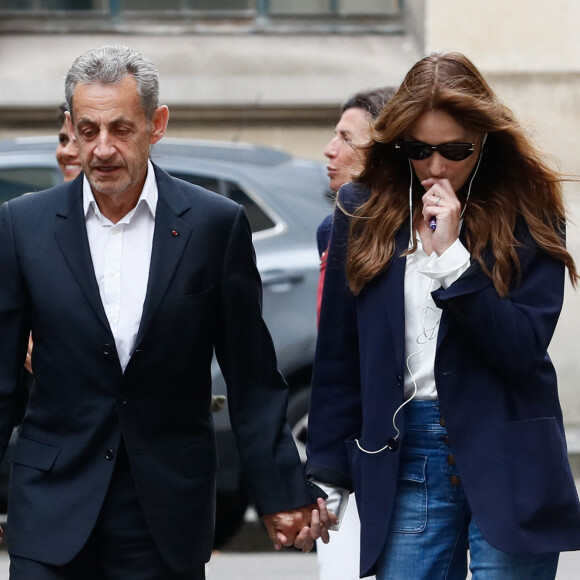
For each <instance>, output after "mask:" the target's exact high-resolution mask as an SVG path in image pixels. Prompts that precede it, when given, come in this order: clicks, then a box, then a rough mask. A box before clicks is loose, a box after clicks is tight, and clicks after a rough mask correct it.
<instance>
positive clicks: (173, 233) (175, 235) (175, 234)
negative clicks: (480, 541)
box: [171, 230, 179, 238]
mask: <svg viewBox="0 0 580 580" xmlns="http://www.w3.org/2000/svg"><path fill="white" fill-rule="evenodd" d="M171 235H172V236H173V237H174V238H176V237H177V236H178V235H179V232H178V231H177V230H171Z"/></svg>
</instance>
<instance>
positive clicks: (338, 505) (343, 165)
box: [316, 87, 394, 580]
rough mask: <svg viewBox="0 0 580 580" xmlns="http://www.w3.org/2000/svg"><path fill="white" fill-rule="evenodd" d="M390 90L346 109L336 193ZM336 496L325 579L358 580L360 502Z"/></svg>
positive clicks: (339, 129)
mask: <svg viewBox="0 0 580 580" xmlns="http://www.w3.org/2000/svg"><path fill="white" fill-rule="evenodd" d="M393 93H394V90H393V89H392V88H390V87H381V88H377V89H371V90H367V91H360V92H358V93H356V94H355V95H353V96H352V97H350V98H349V99H348V100H347V101H346V102H345V103H344V105H343V106H342V115H341V117H340V120H339V121H338V123H337V124H336V127H335V128H334V137H333V138H332V139H331V140H330V141H329V142H328V144H327V145H326V147H325V148H324V155H325V156H326V157H327V158H328V164H327V172H328V178H329V186H330V189H331V190H332V191H333V192H335V193H336V192H338V190H339V189H340V188H341V187H342V186H343V185H344V184H345V183H348V182H351V181H353V180H354V179H356V178H357V177H358V175H359V173H360V172H361V171H362V169H363V167H364V151H365V147H366V146H367V145H368V142H369V140H370V138H371V132H372V123H373V122H374V120H375V119H376V118H377V116H378V115H379V113H380V112H381V110H382V108H383V107H384V106H385V105H386V104H387V103H388V101H389V99H390V98H391V97H392V96H393ZM331 229H332V214H330V215H328V216H327V217H326V218H325V219H324V220H323V221H322V223H321V224H320V226H319V227H318V231H317V232H316V239H317V242H318V252H319V254H320V281H319V285H318V301H317V304H318V308H317V310H318V311H319V309H320V300H321V298H322V287H323V284H324V272H325V268H326V257H327V251H328V242H329V240H330V232H331ZM326 491H327V492H328V493H329V494H330V496H329V500H327V501H330V502H331V504H330V506H331V507H330V509H331V511H336V513H340V530H336V531H334V532H333V533H332V534H331V541H330V542H328V543H327V544H325V543H324V542H321V541H317V542H316V555H317V558H318V577H319V580H355V579H356V578H358V577H359V560H360V558H359V547H358V544H359V541H360V522H359V518H358V513H357V509H356V503H355V501H354V498H351V500H350V501H349V498H348V496H349V490H341V491H340V493H337V491H336V490H335V489H326Z"/></svg>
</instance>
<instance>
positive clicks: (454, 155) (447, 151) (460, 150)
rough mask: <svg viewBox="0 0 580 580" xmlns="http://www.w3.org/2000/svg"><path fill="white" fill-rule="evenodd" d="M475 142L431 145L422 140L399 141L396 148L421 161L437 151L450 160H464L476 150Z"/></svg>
mask: <svg viewBox="0 0 580 580" xmlns="http://www.w3.org/2000/svg"><path fill="white" fill-rule="evenodd" d="M474 147H475V143H442V144H441V145H429V144H428V143H421V142H420V141H397V142H396V143H395V149H400V150H401V151H402V152H403V153H404V154H405V155H406V156H407V157H408V158H409V159H414V160H415V161H421V160H422V159H427V158H428V157H431V155H433V153H435V151H437V152H438V153H439V154H440V155H442V156H443V157H445V159H449V161H463V160H464V159H467V158H468V157H469V156H470V155H471V154H472V153H473V151H474Z"/></svg>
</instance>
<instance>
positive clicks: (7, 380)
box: [0, 47, 333, 580]
mask: <svg viewBox="0 0 580 580" xmlns="http://www.w3.org/2000/svg"><path fill="white" fill-rule="evenodd" d="M65 90H66V98H67V102H68V106H69V110H70V114H68V124H69V129H70V132H71V134H74V135H75V138H76V141H77V143H78V146H79V153H80V158H81V164H82V167H83V171H84V173H83V174H81V175H80V176H79V177H78V178H77V179H75V180H74V181H72V182H70V183H67V184H64V185H61V186H58V187H55V188H53V189H50V190H47V191H45V192H41V193H37V194H34V195H27V196H23V197H21V198H18V199H15V200H13V201H11V202H8V203H6V204H4V206H3V207H2V210H1V212H0V280H2V283H1V285H0V449H1V450H2V452H3V451H4V449H5V448H6V444H7V442H8V439H9V436H10V433H11V431H12V428H13V426H14V424H15V423H16V422H17V421H18V420H19V419H20V416H19V412H20V411H19V409H21V402H22V398H23V394H22V393H21V392H20V391H19V388H18V385H19V380H18V379H19V377H20V375H21V369H22V365H23V362H24V358H25V355H26V346H27V342H28V336H29V333H30V332H32V338H33V340H34V351H33V360H32V365H33V371H34V375H35V379H36V385H35V390H34V392H33V394H32V398H31V400H30V403H29V405H28V408H27V411H26V414H25V417H24V420H23V422H22V428H21V432H20V436H19V439H18V442H17V444H16V448H15V452H14V458H13V471H12V477H11V483H10V499H9V510H8V521H9V525H10V556H11V578H13V579H15V580H45V579H46V580H48V579H51V580H57V579H81V578H82V579H83V580H86V579H89V578H107V579H109V578H111V579H119V580H121V579H122V580H130V579H139V580H146V579H151V580H160V579H167V580H178V579H188V580H194V579H195V580H198V579H203V578H205V573H204V563H205V562H206V561H207V560H208V559H209V557H210V552H211V546H212V530H213V518H214V494H215V471H216V468H217V454H216V446H215V439H214V431H213V425H212V418H211V412H210V399H211V374H210V363H211V359H212V355H213V352H214V350H215V353H216V355H217V358H218V361H219V363H220V366H221V368H222V372H223V374H224V377H225V378H226V381H227V384H228V396H229V407H230V413H231V421H232V426H233V429H234V431H235V434H236V437H237V441H238V446H239V449H240V455H241V457H242V461H243V464H244V468H245V472H246V475H247V479H248V482H249V485H250V488H251V490H252V492H253V495H254V498H255V503H256V507H257V509H258V511H259V512H260V514H262V517H263V520H264V522H265V524H266V527H267V528H268V531H269V534H270V537H271V538H272V540H273V542H274V545H275V547H276V548H278V549H279V548H280V547H281V546H282V545H294V546H296V547H299V548H302V549H304V550H305V551H307V550H309V549H310V548H311V547H312V542H313V540H314V539H316V538H317V536H319V535H322V537H323V538H324V539H327V538H328V533H327V531H326V527H328V525H329V524H330V523H331V521H330V520H332V519H333V517H332V515H328V513H327V512H326V509H325V507H324V501H323V500H321V499H319V500H318V504H316V503H315V502H316V499H317V497H318V496H320V495H323V494H322V493H321V492H320V490H318V489H317V488H316V487H315V486H314V485H312V484H309V483H307V482H306V481H305V480H304V477H303V473H302V469H301V465H300V461H299V459H298V454H297V452H296V448H295V446H294V443H293V440H292V437H291V435H290V433H289V430H288V428H287V426H286V421H285V414H286V403H287V387H286V384H285V382H284V380H283V378H282V377H281V376H280V374H279V372H278V370H277V368H276V358H275V354H274V350H273V345H272V342H271V338H270V335H269V333H268V331H267V329H266V327H265V325H264V322H263V320H262V316H261V285H260V277H259V273H258V271H257V269H256V265H255V260H254V253H253V247H252V242H251V231H250V228H249V225H248V221H247V219H246V216H245V212H244V210H243V208H242V207H240V206H239V205H237V204H235V203H234V202H232V201H230V200H227V199H225V198H223V197H220V196H218V195H216V194H213V193H210V192H208V191H206V190H204V189H201V188H199V187H196V186H193V185H190V184H186V183H184V182H182V181H179V180H176V179H173V178H172V177H170V176H169V175H167V174H166V173H164V172H163V171H162V170H160V169H159V168H158V167H156V166H155V165H153V164H152V163H151V161H150V160H149V148H150V146H151V145H152V144H154V143H156V142H157V141H159V140H160V139H161V138H162V137H163V135H164V133H165V130H166V127H167V122H168V117H169V112H168V109H167V107H165V106H159V104H158V92H159V89H158V77H157V71H156V69H155V67H154V66H153V64H152V63H151V62H150V61H149V60H147V59H146V58H144V57H143V56H142V55H140V54H139V53H137V52H135V51H133V50H132V49H129V48H127V47H101V48H99V49H95V50H92V51H89V52H88V53H85V54H83V55H82V56H80V57H79V58H78V59H77V60H76V61H75V63H74V64H73V66H72V67H71V69H70V70H69V72H68V74H67V79H66V86H65ZM313 508H318V509H313ZM309 524H312V525H311V527H309Z"/></svg>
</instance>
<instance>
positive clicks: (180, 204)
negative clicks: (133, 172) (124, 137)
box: [135, 165, 191, 348]
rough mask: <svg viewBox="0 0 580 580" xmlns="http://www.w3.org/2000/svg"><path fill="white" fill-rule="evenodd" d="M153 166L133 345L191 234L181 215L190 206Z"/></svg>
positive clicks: (161, 295)
mask: <svg viewBox="0 0 580 580" xmlns="http://www.w3.org/2000/svg"><path fill="white" fill-rule="evenodd" d="M154 169H155V176H156V179H157V188H158V191H159V198H158V201H157V209H156V212H155V231H154V234H153V249H152V252H151V266H150V268H149V281H148V283H147V293H146V295H145V303H144V305H143V315H142V316H141V324H140V326H139V332H138V333H137V339H136V341H135V347H136V348H137V347H138V345H139V343H140V342H141V341H142V340H143V337H144V336H145V334H146V332H147V328H148V327H149V324H150V323H151V320H152V319H153V317H154V316H155V312H157V309H158V308H159V305H160V304H161V302H162V300H163V297H164V296H165V294H166V292H167V289H168V287H169V285H170V283H171V280H172V278H173V275H174V273H175V270H176V268H177V265H178V264H179V261H180V260H181V256H182V254H183V250H184V249H185V247H186V245H187V242H188V240H189V237H190V235H191V226H190V225H189V224H188V223H187V222H186V221H185V220H184V219H183V217H182V216H183V215H184V214H185V213H187V212H189V211H190V210H191V205H190V203H189V201H188V200H187V198H186V197H185V196H184V195H183V193H182V192H181V191H180V190H179V188H178V187H177V186H176V185H175V183H174V182H173V180H172V178H171V177H169V175H167V174H166V173H165V172H163V171H161V170H160V169H159V168H158V167H156V166H155V165H154Z"/></svg>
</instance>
